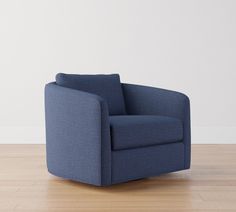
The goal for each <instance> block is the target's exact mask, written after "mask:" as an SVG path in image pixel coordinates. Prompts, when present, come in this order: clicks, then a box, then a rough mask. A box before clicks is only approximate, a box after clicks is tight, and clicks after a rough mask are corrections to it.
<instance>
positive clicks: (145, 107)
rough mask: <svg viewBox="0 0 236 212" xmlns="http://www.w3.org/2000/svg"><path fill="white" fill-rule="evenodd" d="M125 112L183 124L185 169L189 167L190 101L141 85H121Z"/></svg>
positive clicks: (159, 89) (183, 96) (184, 97)
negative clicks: (154, 116) (166, 117)
mask: <svg viewBox="0 0 236 212" xmlns="http://www.w3.org/2000/svg"><path fill="white" fill-rule="evenodd" d="M122 88H123V92H124V97H125V104H126V110H127V113H128V114H133V115H163V116H170V117H175V118H178V119H180V120H182V122H183V126H184V139H183V143H184V144H185V168H189V167H190V154H191V153H190V151H191V130H190V101H189V98H188V97H187V96H186V95H185V94H182V93H179V92H176V91H170V90H165V89H161V88H154V87H148V86H141V85H132V84H125V83H123V84H122Z"/></svg>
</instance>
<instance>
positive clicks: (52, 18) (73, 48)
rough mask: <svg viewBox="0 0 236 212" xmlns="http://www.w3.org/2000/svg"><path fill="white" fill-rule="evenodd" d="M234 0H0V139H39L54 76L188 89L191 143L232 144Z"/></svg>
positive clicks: (235, 112)
mask: <svg viewBox="0 0 236 212" xmlns="http://www.w3.org/2000/svg"><path fill="white" fill-rule="evenodd" d="M235 11H236V1H234V0H231V1H230V0H196V1H191V0H179V1H177V0H172V1H168V0H163V1H157V0H153V1H151V0H117V1H114V0H97V1H95V0H94V1H90V0H84V1H80V0H74V1H72V0H71V1H70V0H40V1H34V0H21V1H20V0H9V1H7V0H5V1H4V0H2V1H0V72H1V75H0V76H1V82H0V103H1V104H0V143H44V142H45V139H44V105H43V89H44V84H45V83H46V82H49V81H53V80H54V76H55V74H56V73H57V72H68V73H113V72H117V73H120V75H121V79H122V81H125V82H130V83H139V84H145V85H152V86H157V87H164V88H168V89H173V90H178V91H181V92H184V93H186V94H188V95H189V96H190V98H191V106H192V137H193V143H236V95H235V93H236V92H235V91H236V12H235Z"/></svg>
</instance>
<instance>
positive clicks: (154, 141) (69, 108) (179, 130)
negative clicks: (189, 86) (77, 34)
mask: <svg viewBox="0 0 236 212" xmlns="http://www.w3.org/2000/svg"><path fill="white" fill-rule="evenodd" d="M45 112H46V150H47V166H48V171H49V172H50V173H52V174H53V175H56V176H59V177H63V178H66V179H70V180H75V181H79V182H83V183H88V184H93V185H97V186H107V185H112V184H116V183H121V182H126V181H130V180H135V179H140V178H146V177H151V176H157V175H160V174H163V173H168V172H174V171H179V170H184V169H188V168H190V148H191V142H190V104H189V98H188V97H187V96H186V95H184V94H182V93H179V92H175V91H170V90H164V89H160V88H153V87H147V86H140V85H132V84H126V83H120V78H119V75H118V74H112V75H73V74H62V73H60V74H57V76H56V82H52V83H49V84H47V85H46V87H45Z"/></svg>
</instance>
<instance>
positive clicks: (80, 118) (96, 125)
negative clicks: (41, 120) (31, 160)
mask: <svg viewBox="0 0 236 212" xmlns="http://www.w3.org/2000/svg"><path fill="white" fill-rule="evenodd" d="M45 116H46V148H47V165H48V170H49V172H51V173H52V174H56V175H57V176H61V177H64V178H68V179H72V180H79V181H81V182H85V183H90V184H94V185H109V184H110V183H111V143H110V130H109V119H108V107H107V104H106V102H105V101H104V100H103V99H102V98H101V97H99V96H97V95H94V94H91V93H87V92H83V91H79V90H74V89H71V88H65V87H61V86H59V85H57V84H56V83H49V84H47V85H46V87H45Z"/></svg>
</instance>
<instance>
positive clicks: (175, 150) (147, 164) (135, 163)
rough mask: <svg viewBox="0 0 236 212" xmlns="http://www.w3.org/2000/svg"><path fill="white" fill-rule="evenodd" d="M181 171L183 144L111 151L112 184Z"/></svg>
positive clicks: (182, 165) (182, 166) (182, 167)
mask: <svg viewBox="0 0 236 212" xmlns="http://www.w3.org/2000/svg"><path fill="white" fill-rule="evenodd" d="M182 169H185V168H184V144H183V143H172V144H165V145H156V146H149V147H143V148H135V149H128V150H119V151H112V184H116V183H121V182H126V181H129V180H134V179H139V178H145V177H151V176H157V175H160V174H163V173H168V172H173V171H178V170H182Z"/></svg>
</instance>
